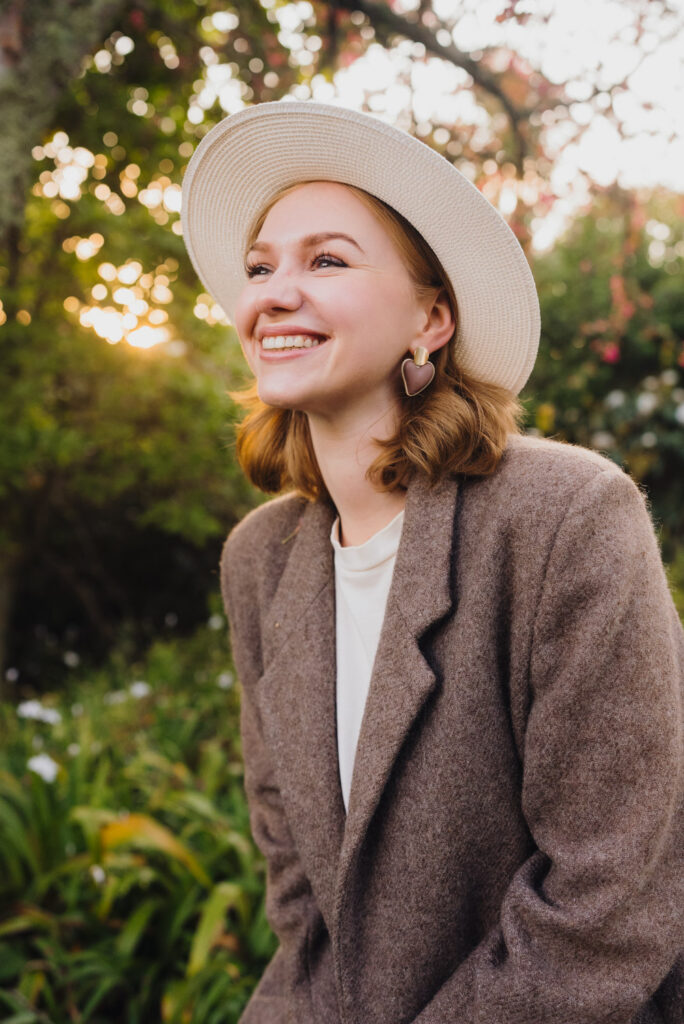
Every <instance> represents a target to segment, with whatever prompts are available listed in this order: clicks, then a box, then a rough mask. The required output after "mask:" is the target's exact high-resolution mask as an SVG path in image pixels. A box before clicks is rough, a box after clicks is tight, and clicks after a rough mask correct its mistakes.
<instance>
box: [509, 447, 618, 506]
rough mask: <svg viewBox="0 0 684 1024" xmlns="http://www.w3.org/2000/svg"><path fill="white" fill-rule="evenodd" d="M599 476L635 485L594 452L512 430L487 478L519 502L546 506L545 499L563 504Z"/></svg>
mask: <svg viewBox="0 0 684 1024" xmlns="http://www.w3.org/2000/svg"><path fill="white" fill-rule="evenodd" d="M599 477H601V478H603V477H605V478H606V481H609V482H610V484H611V485H612V486H617V487H618V488H620V487H622V488H625V489H626V490H628V491H630V490H631V491H633V490H636V489H637V488H636V484H635V483H634V481H633V480H632V478H631V477H630V476H629V475H628V474H627V473H625V471H624V470H623V469H621V468H620V466H618V465H617V464H616V463H615V462H613V461H612V460H611V459H609V458H606V456H604V455H600V454H599V453H598V452H594V451H591V450H589V449H588V448H582V447H581V446H580V445H576V444H570V443H568V442H566V441H555V440H551V439H549V438H543V437H534V436H531V435H529V434H514V435H511V437H510V438H509V440H508V445H507V447H506V451H505V453H504V455H503V458H502V459H501V462H500V464H499V467H498V469H497V471H496V472H495V473H494V474H493V475H492V478H491V482H492V485H493V486H494V487H500V488H504V489H507V490H511V491H513V492H514V493H516V494H517V495H518V496H519V498H520V501H521V503H523V504H529V503H530V502H532V503H534V502H537V503H539V502H543V503H544V504H545V505H546V506H547V507H548V503H549V502H550V503H551V504H560V505H561V506H563V505H564V504H565V503H566V502H567V501H569V500H572V498H573V496H574V495H576V494H577V493H578V492H580V491H582V490H583V489H584V488H585V487H587V486H590V485H591V484H592V483H595V482H596V481H597V479H598V478H599Z"/></svg>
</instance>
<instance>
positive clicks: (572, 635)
mask: <svg viewBox="0 0 684 1024" xmlns="http://www.w3.org/2000/svg"><path fill="white" fill-rule="evenodd" d="M683 648H684V643H683V634H682V628H681V624H680V622H679V619H678V617H677V614H676V611H675V609H674V606H673V603H672V599H671V596H670V593H669V590H668V586H667V580H666V577H665V574H664V570H663V567H662V563H661V559H660V554H659V550H658V546H657V542H656V538H655V535H654V531H653V527H652V525H651V521H650V518H649V515H648V512H647V510H646V507H645V504H644V501H643V498H642V497H641V494H640V493H639V491H638V490H637V488H636V487H635V485H634V484H633V483H632V482H631V480H630V479H629V478H628V477H627V476H626V475H625V474H623V473H621V472H617V471H613V470H606V471H603V472H601V473H600V474H598V475H597V476H596V477H595V478H593V479H592V481H591V482H590V483H589V484H586V485H585V486H584V487H583V488H582V489H581V490H580V492H579V493H578V494H577V495H576V497H575V499H574V501H573V502H572V504H571V505H570V507H569V508H568V509H567V511H566V513H565V516H564V518H563V521H562V523H561V525H560V527H559V528H558V530H557V532H556V535H555V538H554V540H553V544H552V547H551V550H550V554H549V558H548V563H547V569H546V573H545V577H544V583H543V588H542V591H541V594H540V598H539V603H538V606H537V614H536V620H535V625H534V631H533V635H532V641H531V650H530V664H529V689H530V700H531V704H530V711H529V717H528V721H527V728H526V734H525V744H524V756H523V783H522V806H523V813H524V815H525V818H526V820H527V823H528V825H529V829H530V832H531V835H532V837H533V839H534V841H535V844H536V847H537V850H536V851H535V852H534V854H533V855H532V856H531V857H530V859H529V860H528V861H527V862H525V863H524V864H523V865H522V866H521V868H520V869H519V870H518V872H517V873H516V875H515V877H514V878H513V879H512V881H511V883H510V886H509V888H508V889H507V891H506V892H505V894H504V897H503V900H502V903H501V908H500V915H499V921H498V923H497V925H496V927H495V928H494V929H493V930H492V931H491V932H490V934H488V935H487V936H486V938H485V939H484V940H483V941H482V942H481V943H480V944H479V945H478V946H477V947H476V948H475V949H474V951H473V952H472V953H471V955H470V956H469V957H468V958H467V959H466V960H465V961H464V962H463V963H462V964H461V965H460V966H459V967H458V969H457V970H456V971H455V972H454V973H453V974H452V975H451V976H450V977H448V978H447V980H446V981H445V983H444V984H443V985H442V987H441V988H440V989H439V990H438V992H437V993H436V994H435V996H434V997H433V998H432V999H431V1000H430V1002H429V1003H428V1004H427V1005H426V1007H425V1008H424V1009H423V1011H422V1012H421V1013H420V1014H419V1015H418V1017H417V1018H415V1024H447V1022H449V1024H453V1022H455V1021H458V1022H459V1024H570V1022H571V1024H631V1022H632V1021H635V1020H637V1019H638V1020H641V1019H642V1018H641V1017H640V1016H638V1014H639V1011H640V1008H642V1007H643V1006H644V1004H645V1003H647V1002H648V1000H649V998H650V997H651V996H652V995H653V993H654V992H655V991H656V990H657V989H658V988H659V986H660V984H661V982H662V981H663V979H664V978H665V977H666V976H667V975H668V973H669V972H670V971H671V969H672V968H673V965H674V964H675V962H676V961H677V958H678V956H680V954H681V951H682V948H684V828H683V821H684V811H683V788H684V787H683V760H684V758H683V744H682V678H683V665H684V650H683ZM680 967H681V961H680ZM675 1013H677V1011H675ZM643 1019H644V1020H646V1019H648V1020H649V1021H650V1020H652V1019H653V1020H655V1019H656V1018H652V1017H650V1016H647V1017H645V1018H643ZM661 1019H663V1018H661ZM664 1019H666V1020H668V1021H669V1020H672V1021H675V1020H677V1021H679V1019H680V1017H679V1016H678V1015H677V1016H675V1017H673V1016H670V1015H669V1014H668V1015H666V1017H665V1018H664ZM682 1019H684V1018H682Z"/></svg>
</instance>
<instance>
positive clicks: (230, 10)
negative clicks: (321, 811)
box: [0, 0, 684, 1024]
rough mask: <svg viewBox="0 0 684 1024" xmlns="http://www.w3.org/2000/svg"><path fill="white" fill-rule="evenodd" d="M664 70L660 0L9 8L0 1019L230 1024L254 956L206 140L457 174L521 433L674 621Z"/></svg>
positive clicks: (8, 1)
mask: <svg viewBox="0 0 684 1024" xmlns="http://www.w3.org/2000/svg"><path fill="white" fill-rule="evenodd" d="M683 54H684V0H620V2H619V3H617V2H611V0H591V2H589V0H573V2H572V3H570V2H569V0H529V2H525V0H441V2H440V0H335V2H330V3H329V2H322V0H321V2H309V0H297V2H282V0H236V2H234V3H231V4H227V3H225V2H220V0H144V2H136V0H123V2H122V0H2V2H1V3H0V110H2V113H3V133H2V146H1V147H0V387H1V392H0V394H1V396H2V397H1V399H0V666H1V671H0V737H2V743H1V744H0V1019H2V1020H7V1021H16V1022H21V1024H30V1022H32V1021H36V1022H46V1021H53V1022H55V1024H61V1022H66V1021H69V1022H72V1021H86V1020H89V1021H95V1022H98V1021H121V1022H124V1021H125V1022H126V1024H135V1022H136V1021H146V1022H147V1021H150V1020H163V1021H165V1022H167V1021H168V1022H174V1021H182V1022H185V1021H192V1022H196V1024H205V1022H210V1021H211V1022H214V1021H216V1022H224V1021H228V1022H232V1021H234V1020H237V1017H238V1015H239V1012H240V1010H241V1008H242V1006H243V1005H244V1003H245V1001H246V999H247V998H248V995H249V993H250V991H251V989H252V987H253V985H254V982H255V979H256V978H258V976H259V973H260V971H261V969H262V968H263V965H264V963H265V962H266V959H267V958H268V957H269V956H270V954H271V952H272V950H273V939H272V936H271V935H270V933H269V931H268V928H267V926H266V923H265V919H264V915H263V865H262V864H261V861H260V859H259V857H258V856H256V854H255V851H254V849H253V847H252V844H251V840H250V839H249V832H248V827H247V817H246V810H245V807H244V801H243V797H242V788H241V767H240V751H239V737H238V704H239V701H238V696H237V692H236V689H235V687H234V685H233V675H232V671H231V668H230V654H229V650H228V643H227V636H226V624H225V621H224V618H223V612H222V608H221V604H220V599H219V597H218V578H217V565H218V557H219V554H220V548H221V544H222V541H223V539H224V537H225V535H226V533H227V532H228V530H229V529H230V527H231V525H232V524H233V523H234V522H235V521H237V520H238V519H239V518H241V517H242V516H243V515H244V513H245V512H246V511H247V510H248V509H249V508H250V507H252V506H253V505H254V504H255V503H257V502H258V501H260V500H261V497H260V496H258V495H257V494H256V493H255V492H254V491H253V490H252V489H251V488H250V487H248V485H247V484H246V483H245V482H244V480H243V479H242V477H241V474H240V472H239V471H238V469H237V467H236V464H235V460H234V454H233V428H234V423H235V421H236V417H237V414H236V410H235V407H234V406H233V404H232V402H231V400H230V398H229V397H228V392H229V391H230V390H231V389H235V388H238V387H240V386H241V384H242V383H244V381H245V374H246V369H245V366H244V364H243V362H242V358H241V355H240V351H239V345H238V342H237V338H236V336H235V333H234V331H233V329H232V327H231V325H230V324H229V323H228V321H227V320H226V318H225V315H224V313H223V311H222V310H221V309H220V308H219V307H218V306H217V305H216V304H215V303H214V301H213V299H212V298H211V296H209V295H207V294H205V293H204V292H203V290H202V287H201V285H200V283H199V282H198V280H197V278H196V277H195V275H194V272H193V270H192V268H191V266H190V263H189V261H188V259H187V257H186V255H185V251H184V248H183V242H182V237H181V227H180V220H179V214H180V203H181V182H182V176H183V170H184V167H185V165H186V164H187V161H188V159H189V157H190V155H191V154H192V152H193V150H194V148H195V146H196V145H197V143H198V141H199V140H200V139H201V138H202V137H203V135H204V134H205V133H206V132H207V131H208V130H209V128H211V127H212V126H213V125H214V124H215V123H216V122H217V121H218V120H220V119H221V118H222V117H223V116H225V115H226V114H228V113H233V112H235V111H237V110H239V109H241V108H242V107H244V106H246V105H249V104H252V103H258V102H261V101H265V100H277V99H281V98H287V101H290V102H291V101H296V100H301V99H307V98H314V99H317V100H321V101H324V102H330V103H341V104H343V105H345V106H350V107H355V108H357V109H360V110H367V111H371V112H373V113H375V114H377V115H378V116H380V117H382V118H384V119H386V120H387V121H389V122H391V123H394V124H397V125H399V126H400V127H402V128H405V129H406V130H408V131H411V132H412V133H414V134H415V135H417V136H418V137H419V138H421V139H423V140H424V141H425V142H426V143H427V144H429V145H431V146H433V147H434V148H435V149H436V150H438V151H439V152H440V153H443V154H444V156H445V157H447V158H448V159H450V160H452V161H453V162H454V163H455V164H456V166H457V167H458V168H459V170H461V171H462V172H463V173H464V174H466V175H467V176H468V177H469V178H470V179H471V180H472V181H473V182H474V183H475V184H476V185H477V187H478V188H479V189H481V191H482V192H483V193H484V194H485V195H486V196H487V198H488V199H489V200H490V201H491V202H492V203H493V204H494V205H495V206H496V207H497V208H498V209H499V210H500V212H501V214H502V215H503V216H504V217H505V218H506V220H507V221H508V222H509V224H510V225H511V227H512V228H513V230H514V231H515V233H516V235H517V237H518V238H519V239H520V242H521V244H522V245H523V247H524V249H525V251H526V253H527V255H528V257H529V260H530V263H531V265H532V268H533V272H534V275H535V278H536V281H537V285H538V289H539V294H540V301H541V306H542V324H543V327H542V344H541V351H540V356H539V360H538V362H537V366H536V368H535V370H534V373H533V375H532V378H531V380H530V382H529V384H528V385H527V387H526V389H525V391H524V392H523V396H522V397H523V399H524V404H525V408H526V411H527V423H526V429H527V430H528V431H530V432H532V433H537V434H539V435H544V436H549V437H556V438H560V439H565V440H569V441H573V442H577V443H580V444H583V445H586V446H588V447H592V448H595V449H596V450H599V451H601V452H603V453H604V454H606V455H608V457H610V458H611V459H614V460H615V461H616V462H617V463H618V464H620V465H622V466H624V467H625V468H626V469H627V470H628V471H629V472H630V473H631V474H632V476H633V477H634V478H635V479H636V480H637V481H638V482H639V483H640V484H641V485H642V486H643V488H644V489H645V491H646V493H647V495H648V497H649V501H650V505H651V510H652V514H653V517H654V520H655V523H656V527H657V530H658V534H659V539H660V542H661V547H662V551H663V556H664V559H665V561H666V564H667V567H668V574H669V579H670V583H671V586H672V590H673V595H674V597H675V601H676V602H677V604H678V608H679V609H680V612H684V513H683V511H682V508H683V501H684V229H683V217H682V214H683V213H684V130H683V129H684V124H683V122H684V74H683V73H682V72H683V68H682V63H683V56H682V55H683ZM255 173H258V168H256V169H255ZM398 173H401V169H400V168H399V169H398ZM455 244H458V240H457V239H455Z"/></svg>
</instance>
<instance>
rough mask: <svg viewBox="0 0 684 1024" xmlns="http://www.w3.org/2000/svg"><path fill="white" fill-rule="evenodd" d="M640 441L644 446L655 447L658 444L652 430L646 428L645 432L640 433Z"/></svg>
mask: <svg viewBox="0 0 684 1024" xmlns="http://www.w3.org/2000/svg"><path fill="white" fill-rule="evenodd" d="M641 443H642V444H643V446H644V448H655V446H656V445H657V444H658V438H657V437H656V435H655V434H654V433H653V431H652V430H647V431H646V433H645V434H642V435H641Z"/></svg>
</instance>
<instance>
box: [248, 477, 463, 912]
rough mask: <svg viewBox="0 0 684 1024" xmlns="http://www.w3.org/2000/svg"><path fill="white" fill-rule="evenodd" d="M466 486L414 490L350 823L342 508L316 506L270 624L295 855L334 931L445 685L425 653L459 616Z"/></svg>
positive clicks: (268, 710) (271, 698)
mask: <svg viewBox="0 0 684 1024" xmlns="http://www.w3.org/2000/svg"><path fill="white" fill-rule="evenodd" d="M456 493H457V484H456V482H455V481H453V480H446V481H443V482H442V483H440V484H438V485H436V486H435V487H434V488H430V486H429V484H428V483H427V481H425V480H424V479H423V478H421V477H417V478H415V479H414V480H413V481H412V482H411V484H410V486H409V490H408V495H407V500H406V511H405V517H404V527H403V531H402V536H401V542H400V545H399V550H398V552H397V559H396V563H395V567H394V573H393V577H392V585H391V588H390V593H389V596H388V600H387V609H386V612H385V619H384V622H383V627H382V632H381V635H380V641H379V645H378V650H377V654H376V658H375V662H374V666H373V673H372V677H371V683H370V690H369V694H368V699H367V702H366V707H365V710H364V716H363V721H362V725H361V733H360V736H359V742H358V746H357V751H356V758H355V762H354V772H353V778H352V784H351V793H350V800H349V811H348V815H347V816H345V810H344V803H343V800H342V790H341V786H340V778H339V762H338V756H337V728H336V700H335V684H336V658H335V578H334V560H333V550H332V545H331V543H330V529H331V526H332V522H333V519H334V516H335V512H334V510H332V509H330V508H329V507H327V506H325V505H322V504H310V505H307V506H306V507H305V509H304V512H303V514H302V517H301V520H300V523H299V526H298V528H297V531H296V533H295V534H294V535H293V536H292V537H290V538H284V539H283V542H284V543H288V544H291V546H292V549H291V551H290V555H289V558H288V560H287V563H286V566H285V569H284V571H283V574H282V576H281V579H280V582H279V584H278V588H277V591H276V594H275V597H274V600H273V602H272V604H271V607H270V609H269V612H268V615H267V618H266V621H265V623H264V627H263V636H264V654H265V662H266V669H265V672H264V674H263V676H262V677H261V680H260V681H259V684H258V689H259V706H260V708H261V712H262V716H263V723H264V730H265V733H266V739H267V742H268V744H269V747H270V748H271V750H272V751H273V752H274V755H275V758H276V761H277V765H278V777H279V783H280V787H281V790H282V793H283V798H284V800H285V803H286V810H287V813H288V818H289V821H290V827H291V830H292V832H293V836H294V839H295V842H296V844H297V848H298V850H299V852H300V856H301V859H302V862H303V864H304V867H305V870H306V871H307V874H308V876H309V878H310V881H311V885H312V888H313V890H314V894H315V896H316V899H317V901H318V904H319V907H320V909H321V913H322V914H323V917H324V919H325V920H326V922H327V924H328V927H329V928H330V927H331V925H332V922H333V917H334V915H335V914H336V912H338V911H339V902H340V899H341V893H342V891H343V890H344V887H345V879H346V877H347V873H348V871H349V870H351V869H352V867H353V862H354V859H355V855H356V853H357V851H358V850H359V848H360V845H361V843H362V841H363V837H364V835H365V833H366V831H367V829H368V826H369V824H370V821H371V819H372V816H373V813H374V811H375V808H376V807H377V804H378V801H379V799H380V796H381V794H382V790H383V788H384V786H385V784H386V783H387V780H388V778H389V775H390V772H391V770H392V765H393V764H394V761H395V760H396V758H397V757H398V755H399V752H400V750H401V746H402V744H403V742H404V739H405V737H406V735H407V733H408V731H409V729H410V728H411V725H412V723H413V721H414V719H415V717H416V715H417V714H418V712H419V711H420V709H421V707H422V706H423V704H424V702H425V700H426V699H427V697H428V696H429V694H430V693H431V691H432V689H433V687H434V686H435V683H436V679H435V675H434V673H433V671H432V669H431V668H430V666H429V664H428V662H427V661H426V659H425V657H424V656H423V653H422V651H421V648H420V639H421V637H422V636H423V635H424V634H425V633H426V631H427V630H428V629H429V628H430V627H431V626H432V625H433V624H435V623H436V622H438V621H439V620H440V619H442V618H443V617H444V616H446V615H447V614H448V613H449V611H450V610H451V606H452V597H451V594H452V586H451V564H452V537H453V524H454V515H455V509H456Z"/></svg>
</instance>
